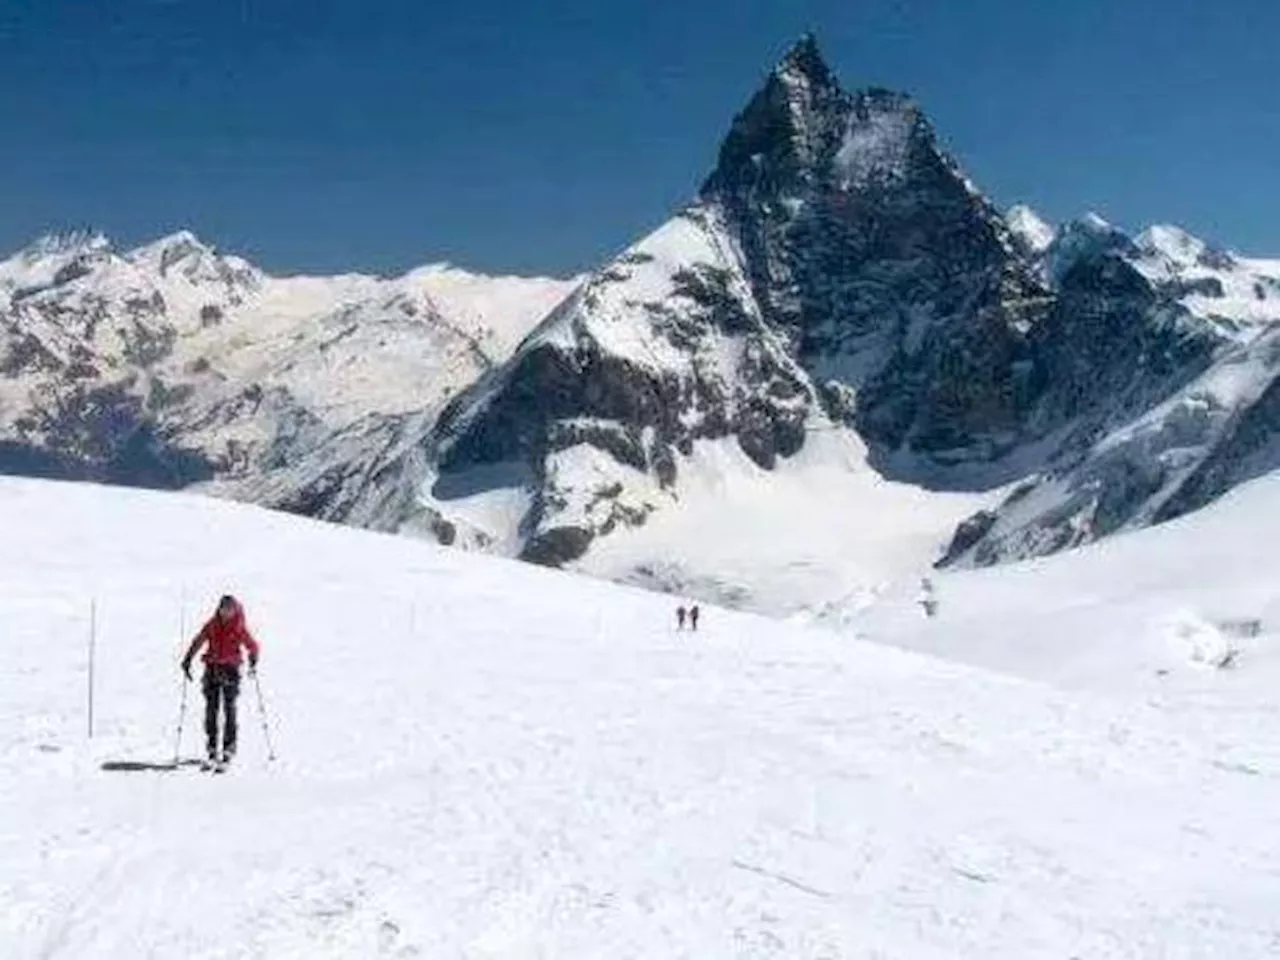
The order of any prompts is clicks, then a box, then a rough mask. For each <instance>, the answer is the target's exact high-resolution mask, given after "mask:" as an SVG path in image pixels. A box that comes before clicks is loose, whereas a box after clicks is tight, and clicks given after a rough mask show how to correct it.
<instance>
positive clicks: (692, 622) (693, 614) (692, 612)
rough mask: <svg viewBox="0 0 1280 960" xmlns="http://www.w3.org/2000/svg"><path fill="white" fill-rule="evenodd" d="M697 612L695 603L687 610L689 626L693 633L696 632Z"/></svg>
mask: <svg viewBox="0 0 1280 960" xmlns="http://www.w3.org/2000/svg"><path fill="white" fill-rule="evenodd" d="M699 612H700V611H699V610H698V605H697V604H696V603H695V604H694V605H693V606H692V607H690V608H689V626H691V627H692V628H693V632H694V633H697V632H698V613H699Z"/></svg>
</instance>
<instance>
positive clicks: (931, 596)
mask: <svg viewBox="0 0 1280 960" xmlns="http://www.w3.org/2000/svg"><path fill="white" fill-rule="evenodd" d="M917 602H918V603H919V604H920V609H921V610H923V611H924V615H925V618H926V619H930V620H932V619H933V618H934V617H935V616H936V615H937V613H938V597H937V595H936V594H935V593H934V592H933V581H932V580H930V579H929V578H928V577H922V578H921V580H920V598H919V600H918V601H917Z"/></svg>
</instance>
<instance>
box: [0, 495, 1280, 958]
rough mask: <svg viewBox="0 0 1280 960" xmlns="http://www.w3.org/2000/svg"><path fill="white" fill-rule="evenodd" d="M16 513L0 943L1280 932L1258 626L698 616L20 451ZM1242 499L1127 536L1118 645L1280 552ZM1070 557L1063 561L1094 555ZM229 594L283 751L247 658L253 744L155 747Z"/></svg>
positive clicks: (1111, 571) (1018, 599)
mask: <svg viewBox="0 0 1280 960" xmlns="http://www.w3.org/2000/svg"><path fill="white" fill-rule="evenodd" d="M1274 493H1275V491H1274V489H1272V490H1271V494H1272V495H1271V496H1270V497H1269V498H1268V499H1267V501H1266V502H1265V503H1262V504H1261V505H1258V504H1255V505H1253V506H1252V507H1251V508H1250V509H1251V511H1257V510H1259V509H1261V515H1263V516H1269V517H1276V516H1280V511H1277V510H1276V509H1275V506H1276V504H1275V502H1274V501H1275V497H1274ZM1205 516H1206V518H1210V515H1209V514H1205ZM0 523H3V525H4V529H5V531H6V536H5V537H4V539H3V541H2V542H0V576H3V578H4V581H5V583H6V604H5V611H6V613H5V616H6V623H5V630H4V634H3V640H2V641H0V642H2V643H3V644H4V655H5V661H6V663H7V664H8V666H9V669H6V670H5V671H2V672H0V779H2V780H3V782H4V783H6V784H18V785H20V786H19V788H18V789H10V790H3V791H0V821H2V822H3V823H4V824H5V825H6V829H5V830H4V831H0V862H2V863H4V865H5V869H4V871H3V873H0V953H3V954H4V956H5V957H7V958H9V957H11V958H14V960H27V958H33V960H34V958H36V957H40V958H46V960H63V958H78V957H88V956H92V957H95V958H103V960H113V958H125V957H128V958H132V957H136V956H138V955H139V954H140V953H141V954H154V955H164V956H187V957H198V956H213V955H227V954H232V955H261V956H272V957H286V956H299V957H301V956H306V957H310V958H328V957H351V956H379V955H387V956H405V957H407V956H461V955H474V956H486V955H503V956H510V955H536V954H539V953H544V954H550V955H554V956H557V957H565V958H572V957H588V956H600V955H601V952H602V951H603V952H605V953H607V954H608V955H610V956H646V957H674V956H688V955H697V956H744V955H746V956H757V955H758V956H787V957H822V956H841V957H847V956H870V955H877V954H878V955H884V956H893V957H903V958H917V957H919V958H926V957H940V956H948V955H955V954H962V955H965V956H984V957H1010V958H1015V957H1016V958H1020V960H1021V958H1026V957H1038V956H1044V957H1062V956H1090V957H1100V958H1112V957H1114V958H1119V957H1130V956H1132V955H1133V951H1134V945H1135V944H1141V950H1142V951H1143V952H1144V953H1150V954H1154V955H1160V956H1169V957H1183V956H1185V957H1192V956H1231V957H1263V956H1266V955H1268V953H1269V951H1270V950H1271V949H1272V947H1273V946H1274V943H1275V938H1276V936H1277V935H1278V934H1280V929H1277V926H1276V917H1275V910H1274V906H1273V905H1274V903H1275V902H1276V900H1277V897H1280V880H1278V879H1277V875H1276V872H1275V869H1274V866H1275V862H1276V860H1277V857H1280V831H1278V828H1277V820H1276V818H1275V816H1274V795H1275V780H1276V777H1277V776H1280V757H1277V756H1276V753H1275V749H1274V746H1273V745H1274V744H1275V743H1277V742H1280V738H1278V737H1277V736H1276V735H1275V734H1276V733H1277V732H1280V731H1278V729H1277V724H1278V718H1277V713H1276V709H1275V703H1274V698H1273V697H1271V696H1266V697H1263V696H1257V697H1248V698H1245V697H1241V696H1239V694H1240V692H1241V687H1243V686H1245V685H1246V684H1247V685H1248V689H1249V690H1251V691H1253V692H1258V693H1260V692H1262V691H1264V690H1266V691H1270V690H1273V689H1274V683H1275V679H1276V672H1275V670H1274V668H1275V666H1276V661H1275V659H1274V649H1275V638H1274V636H1272V635H1271V634H1270V632H1269V630H1268V633H1267V635H1266V636H1264V637H1262V638H1259V642H1258V645H1257V647H1256V655H1254V656H1249V657H1246V658H1243V659H1242V660H1241V661H1240V664H1239V669H1238V670H1237V671H1236V672H1235V673H1231V672H1228V671H1212V670H1206V671H1199V670H1195V669H1194V668H1192V667H1190V666H1188V665H1185V664H1184V665H1183V669H1184V671H1185V672H1187V673H1188V674H1191V675H1194V677H1195V678H1196V679H1197V680H1199V681H1201V682H1199V683H1198V684H1197V685H1196V686H1194V687H1188V688H1184V687H1181V686H1180V685H1173V686H1170V687H1168V688H1166V689H1164V691H1163V692H1162V695H1161V696H1160V698H1159V699H1158V700H1156V699H1153V697H1152V696H1151V693H1150V691H1148V690H1146V689H1139V691H1138V692H1136V693H1135V692H1133V691H1132V690H1130V691H1127V692H1126V691H1123V690H1118V691H1115V692H1113V694H1112V695H1109V696H1107V697H1106V698H1098V697H1095V696H1090V695H1084V694H1081V693H1078V692H1072V691H1068V690H1063V689H1057V688H1055V687H1054V686H1052V685H1050V684H1046V683H1042V682H1039V683H1028V682H1024V681H1019V680H1015V679H1012V678H1009V677H1004V676H998V675H996V674H992V673H987V672H983V671H980V670H976V669H972V668H966V667H960V666H956V665H951V664H947V663H945V662H942V661H939V660H935V659H931V658H928V657H922V656H919V655H914V654H907V653H903V652H900V651H896V650H892V649H887V648H885V647H881V646H876V645H873V644H866V643H861V642H858V641H854V640H850V639H848V638H842V637H837V636H834V635H831V634H828V633H825V632H823V631H820V630H813V629H805V628H801V627H797V626H794V625H785V624H779V623H777V622H772V621H766V620H761V619H757V618H754V617H749V616H744V615H740V614H735V613H730V612H727V611H721V610H715V609H708V610H706V611H705V612H704V617H703V622H702V628H701V629H700V631H699V633H698V635H697V636H696V637H694V636H691V635H678V634H676V633H675V632H674V630H673V625H672V624H671V621H670V616H671V609H670V604H669V603H668V602H667V601H665V600H664V599H662V598H659V597H655V596H653V595H652V594H646V593H643V592H639V591H629V590H624V589H620V588H618V587H615V586H612V585H608V584H603V583H599V582H593V581H591V580H587V579H584V578H576V577H571V576H567V575H565V574H562V573H558V572H554V571H547V570H540V569H536V568H532V567H529V566H524V565H519V564H513V563H509V562H504V561H498V560H493V559H490V558H485V557H476V556H467V555H464V554H462V553H460V552H457V551H445V550H441V549H438V548H433V547H431V546H427V545H425V544H422V543H419V542H414V541H411V540H406V539H403V538H401V539H397V538H391V537H382V536H376V535H372V534H368V533H363V532H359V531H354V530H346V529H340V528H336V527H334V526H330V525H321V524H316V523H312V522H309V521H305V520H302V519H299V518H295V517H289V516H284V515H281V514H279V513H272V512H268V511H263V510H258V509H254V508H251V507H245V506H240V505H235V504H229V503H219V502H216V501H211V500H209V499H205V498H200V497H192V496H184V495H175V494H158V493H151V492H144V491H132V490H120V489H107V488H103V487H97V486H92V485H68V484H53V483H42V482H36V481H19V480H13V479H3V480H0ZM1244 532H1245V533H1246V536H1243V537H1242V536H1240V533H1241V528H1240V527H1239V525H1238V524H1235V523H1233V524H1232V525H1231V527H1230V529H1227V528H1224V527H1222V526H1221V525H1220V524H1214V525H1213V526H1211V527H1210V528H1207V529H1205V530H1202V531H1200V533H1199V535H1198V536H1197V538H1196V540H1195V541H1194V544H1193V545H1194V546H1195V548H1196V549H1197V550H1204V549H1206V548H1209V549H1210V551H1211V553H1212V555H1213V556H1214V558H1215V561H1221V562H1215V563H1214V564H1212V565H1209V566H1208V567H1201V566H1200V565H1198V564H1191V563H1189V559H1190V558H1189V557H1188V555H1187V554H1185V553H1182V552H1181V550H1182V547H1183V546H1185V544H1182V543H1181V541H1179V546H1178V550H1176V551H1175V550H1172V549H1163V550H1162V549H1160V545H1161V542H1162V540H1163V538H1164V536H1165V533H1166V531H1165V530H1156V531H1150V532H1144V533H1142V534H1139V535H1138V537H1142V538H1148V539H1149V541H1150V542H1151V544H1152V547H1153V549H1152V550H1151V551H1149V553H1148V555H1147V556H1148V559H1150V560H1154V561H1155V562H1156V563H1157V564H1159V566H1143V565H1132V564H1120V565H1111V566H1107V567H1105V569H1106V570H1107V577H1106V578H1105V580H1104V581H1103V583H1104V585H1105V587H1106V589H1108V590H1112V591H1115V593H1114V595H1113V596H1112V598H1111V600H1105V599H1104V600H1101V601H1100V602H1099V603H1098V604H1097V605H1096V606H1095V607H1094V608H1093V614H1094V616H1093V619H1091V620H1090V621H1089V623H1090V626H1091V628H1092V630H1093V631H1094V632H1093V633H1091V634H1090V635H1089V636H1090V637H1091V638H1092V640H1093V641H1094V642H1095V643H1096V646H1097V649H1100V650H1107V651H1110V653H1111V655H1114V656H1119V657H1125V656H1126V654H1124V653H1123V652H1122V648H1124V647H1125V645H1126V644H1125V641H1127V640H1128V639H1129V634H1128V624H1129V618H1128V616H1127V613H1126V610H1127V608H1126V607H1125V606H1124V605H1123V602H1120V601H1116V600H1115V598H1116V597H1128V598H1130V599H1132V598H1140V602H1141V600H1146V601H1152V602H1154V603H1155V604H1157V605H1160V604H1164V605H1166V606H1167V605H1168V604H1170V603H1177V602H1178V601H1179V600H1180V599H1181V596H1180V595H1181V594H1182V593H1183V592H1186V593H1188V594H1190V595H1195V594H1196V592H1197V591H1199V590H1201V589H1202V588H1204V587H1206V586H1209V587H1211V588H1212V589H1215V590H1220V591H1225V593H1230V592H1231V591H1233V590H1234V589H1236V588H1237V587H1240V586H1242V584H1241V583H1240V581H1239V580H1238V579H1237V574H1239V573H1240V572H1241V571H1243V572H1245V573H1251V574H1252V576H1253V578H1254V579H1253V580H1251V581H1250V583H1249V584H1248V589H1250V590H1255V589H1258V588H1261V587H1262V586H1264V579H1265V568H1264V567H1262V566H1259V565H1258V564H1257V563H1256V562H1252V561H1250V562H1249V563H1246V564H1241V563H1239V562H1235V561H1240V560H1245V559H1247V558H1250V557H1253V558H1256V556H1257V554H1256V552H1255V548H1254V547H1252V546H1251V545H1250V540H1251V538H1250V537H1249V536H1248V535H1247V533H1248V531H1247V528H1246V529H1245V531H1244ZM1134 539H1135V540H1136V539H1137V538H1136V537H1135V538H1134ZM1115 543H1116V544H1117V545H1119V544H1120V543H1121V541H1120V540H1119V539H1117V540H1116V541H1115ZM1233 557H1234V558H1235V561H1233V560H1232V558H1233ZM1073 560H1074V558H1072V557H1064V558H1054V559H1053V560H1051V561H1049V562H1048V564H1047V565H1046V564H1041V565H1040V567H1039V568H1043V567H1045V566H1048V567H1049V568H1050V569H1045V570H1044V571H1043V574H1044V576H1050V577H1055V576H1056V575H1055V574H1053V573H1052V571H1053V570H1058V571H1062V576H1061V577H1060V578H1058V580H1059V583H1060V584H1061V585H1062V586H1063V587H1065V588H1067V589H1066V593H1067V594H1069V595H1074V596H1079V595H1080V594H1082V593H1088V592H1091V591H1093V590H1096V589H1097V586H1098V583H1099V581H1098V580H1096V579H1091V573H1092V571H1094V570H1095V569H1097V570H1099V571H1100V570H1102V569H1103V567H1101V566H1100V567H1097V568H1095V567H1093V566H1085V567H1084V568H1081V566H1080V565H1078V564H1073V563H1071V561H1073ZM1063 561H1067V562H1066V563H1064V562H1063ZM1039 568H1037V569H1039ZM1028 573H1029V571H1028V570H1027V569H1016V568H1009V569H1005V570H996V571H983V572H982V573H981V575H980V576H981V577H982V578H983V579H984V582H985V583H986V584H988V588H987V589H986V590H985V591H984V592H982V593H981V594H975V595H974V596H973V598H972V599H969V598H961V597H960V596H956V597H955V599H954V603H953V602H952V599H951V597H950V595H949V594H948V593H946V592H945V591H946V590H947V589H949V588H946V587H943V588H942V589H943V591H944V592H943V595H942V604H943V606H942V617H943V618H944V620H943V621H942V622H947V623H948V627H949V629H948V630H947V631H944V632H945V633H947V634H952V633H953V631H955V630H956V628H958V627H959V626H961V622H962V621H963V620H964V617H963V616H961V617H959V618H958V619H954V620H950V621H948V620H946V618H949V617H951V616H952V613H953V610H952V606H954V607H955V612H957V613H958V612H959V611H960V609H961V608H963V609H964V611H965V612H966V614H974V613H977V614H980V615H981V617H983V618H985V619H984V620H983V622H984V623H986V624H988V625H998V626H1000V627H1001V628H1003V629H1004V630H1005V631H1007V633H1008V634H1009V635H1012V634H1014V633H1017V634H1018V635H1019V636H1020V637H1021V638H1023V639H1024V640H1026V639H1027V638H1035V637H1038V636H1041V635H1043V634H1044V632H1045V631H1046V630H1049V629H1052V628H1053V627H1054V626H1055V624H1056V623H1057V618H1058V617H1059V616H1060V611H1058V610H1057V609H1056V608H1053V607H1051V606H1046V608H1045V609H1043V610H1037V608H1036V606H1035V605H1034V604H1032V603H1028V602H1026V598H1025V596H1024V588H1025V587H1026V585H1027V580H1028ZM1006 576H1007V577H1008V578H1009V579H1008V580H1005V579H1004V578H1005V577H1006ZM1030 577H1031V579H1034V578H1035V573H1034V571H1030ZM1259 578H1262V579H1259ZM1073 582H1074V583H1075V584H1076V588H1075V589H1070V588H1071V585H1072V583H1073ZM1148 583H1151V584H1155V592H1149V591H1148V587H1147V586H1146V584H1148ZM228 589H229V590H232V591H234V592H235V593H237V594H238V595H239V596H241V598H242V599H243V600H244V602H245V604H246V607H247V610H248V615H249V623H250V626H251V628H253V629H254V630H255V631H256V632H257V634H258V636H259V638H260V639H261V641H262V643H263V656H262V665H261V671H260V672H261V688H262V691H263V693H264V695H265V701H266V704H267V709H268V711H269V718H270V729H271V730H272V732H273V736H274V738H275V747H276V751H277V753H278V755H279V760H278V761H277V762H275V763H274V764H272V763H268V762H267V761H266V750H265V744H264V741H263V738H262V730H261V728H260V725H259V718H258V714H257V705H256V696H255V694H254V693H253V691H252V689H251V687H252V684H250V683H249V681H248V679H247V678H246V681H245V683H246V689H245V694H246V695H245V696H244V697H242V698H241V710H242V711H243V714H242V732H241V737H242V748H241V751H240V755H239V757H238V759H237V764H236V766H235V767H234V768H233V770H232V771H231V772H230V773H229V774H227V775H225V776H223V777H218V778H211V777H207V776H204V775H201V774H199V773H197V772H195V771H192V770H188V769H180V770H176V771H172V772H167V773H166V772H158V771H154V770H146V769H141V770H133V771H131V770H130V769H129V764H141V765H145V764H147V763H156V762H164V761H167V760H169V759H171V758H172V756H173V750H174V743H175V738H174V734H175V724H176V723H177V719H178V710H179V702H180V675H179V673H178V670H177V666H176V663H177V658H178V656H179V655H180V651H181V649H182V646H183V641H184V640H185V638H186V636H187V635H188V634H189V633H190V632H192V631H193V630H194V629H195V627H196V624H197V623H198V622H199V620H200V617H201V616H202V615H203V614H205V613H206V612H207V610H208V609H209V607H210V606H211V605H212V603H213V602H214V600H215V598H216V597H217V596H218V594H220V593H221V592H223V591H226V590H228ZM1267 589H1270V587H1269V586H1268V587H1267ZM956 590H957V592H958V591H959V587H958V586H957V588H956ZM1261 595H1262V594H1257V596H1261ZM91 598H96V601H97V606H96V629H97V659H96V683H97V697H96V721H95V726H96V736H95V737H94V739H93V740H92V741H87V742H86V740H85V713H84V692H85V691H84V681H85V670H84V667H85V659H84V658H85V640H86V635H87V632H88V629H89V609H88V605H89V601H90V599H91ZM1255 599H1256V597H1255ZM1113 602H1115V603H1118V604H1119V605H1118V606H1116V607H1115V612H1116V614H1117V615H1116V616H1112V615H1111V614H1110V613H1109V612H1108V610H1109V604H1111V603H1113ZM1229 609H1230V610H1233V611H1237V612H1239V611H1243V612H1250V611H1253V612H1258V610H1257V608H1254V607H1250V606H1236V607H1231V608H1229ZM981 635H982V631H981V630H980V629H979V630H977V631H966V632H964V633H963V634H959V636H962V637H963V638H964V639H966V640H970V639H973V638H975V637H980V636H981ZM904 636H905V632H904ZM881 639H886V640H889V641H892V640H894V639H896V636H894V635H893V633H892V631H891V632H890V634H889V635H886V636H883V637H881ZM1068 646H1070V645H1068ZM1268 650H1269V651H1272V656H1271V658H1270V659H1269V660H1268V659H1267V658H1266V657H1265V656H1264V653H1265V652H1266V651H1268ZM1268 667H1270V668H1271V672H1268ZM1179 691H1181V693H1179ZM191 694H192V697H193V699H194V701H196V702H193V703H189V704H188V710H187V714H186V730H185V734H184V737H183V739H182V755H183V756H184V757H186V756H189V755H191V754H193V753H195V752H197V748H198V745H199V732H198V730H196V729H193V728H194V727H195V719H194V717H193V714H194V713H197V712H198V710H196V709H193V708H195V707H196V706H197V702H198V692H197V691H196V690H195V689H192V691H191ZM104 763H105V764H107V765H108V769H103V766H102V765H103V764H104ZM112 765H114V768H112ZM211 818H212V819H211ZM211 824H212V825H213V826H212V828H211Z"/></svg>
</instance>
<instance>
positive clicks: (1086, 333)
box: [944, 216, 1280, 565]
mask: <svg viewBox="0 0 1280 960" xmlns="http://www.w3.org/2000/svg"><path fill="white" fill-rule="evenodd" d="M1044 256H1045V260H1046V262H1047V263H1048V264H1049V268H1048V269H1049V271H1050V272H1051V273H1053V274H1055V275H1056V277H1057V292H1058V303H1059V306H1060V310H1059V312H1060V313H1061V316H1062V323H1063V325H1064V327H1065V326H1071V327H1074V328H1075V329H1076V331H1078V335H1077V336H1075V337H1073V338H1069V339H1064V338H1059V342H1058V344H1057V346H1056V348H1055V350H1054V351H1053V352H1052V353H1051V354H1049V355H1050V356H1051V357H1053V358H1054V360H1053V363H1051V364H1050V365H1048V366H1047V367H1046V376H1045V379H1046V382H1047V383H1048V384H1050V385H1051V386H1050V390H1051V393H1050V396H1052V397H1054V398H1055V403H1057V405H1058V409H1059V410H1060V411H1061V413H1062V414H1064V415H1067V416H1070V415H1072V414H1074V413H1076V412H1077V411H1078V410H1079V409H1080V399H1079V398H1085V400H1086V401H1087V402H1090V403H1093V404H1094V405H1095V407H1096V408H1097V409H1098V410H1099V411H1100V413H1101V416H1098V417H1094V418H1092V419H1086V420H1085V421H1084V422H1083V425H1079V424H1078V425H1076V427H1075V428H1074V432H1073V433H1072V434H1071V436H1070V437H1069V439H1068V441H1067V442H1065V443H1064V444H1063V446H1062V448H1061V449H1060V450H1059V451H1058V452H1057V454H1056V455H1055V457H1053V458H1052V459H1051V460H1050V461H1048V462H1047V463H1046V464H1044V465H1043V466H1042V467H1041V468H1040V469H1039V471H1038V472H1036V473H1034V474H1033V475H1031V476H1030V477H1028V479H1027V480H1026V481H1025V482H1023V483H1021V484H1020V485H1019V486H1018V488H1017V489H1016V490H1015V491H1014V492H1013V493H1012V494H1011V495H1010V497H1009V498H1008V500H1007V501H1005V503H1003V504H1002V505H1001V506H1000V507H999V508H997V509H996V510H994V511H985V512H983V513H981V514H978V515H976V516H975V517H973V518H971V519H970V520H969V521H967V522H966V524H964V525H963V526H962V528H961V529H960V531H959V533H958V535H957V537H956V538H955V540H954V541H953V543H952V545H951V547H950V549H949V550H948V552H947V554H946V555H945V557H944V560H945V561H946V562H948V563H955V562H959V563H963V564H977V565H985V564H990V563H996V562H1000V561H1004V560H1010V559H1019V558H1022V557H1028V556H1036V555H1040V554H1043V553H1048V552H1052V551H1054V550H1058V549H1062V548H1064V547H1073V546H1079V545H1080V544H1083V543H1088V542H1091V541H1093V540H1096V539H1098V538H1099V537H1102V536H1106V535H1109V534H1111V533H1114V532H1117V531H1120V530H1128V529H1135V528H1139V527H1143V526H1146V525H1148V524H1151V523H1159V522H1162V521H1164V520H1168V519H1171V518H1173V517H1176V516H1179V515H1181V514H1183V513H1186V512H1188V511H1189V510H1193V509H1196V508H1198V507H1201V506H1203V505H1205V504H1206V503H1208V502H1210V501H1211V500H1212V499H1214V498H1215V497H1217V496H1219V495H1221V494H1222V493H1224V492H1226V491H1227V490H1229V489H1231V488H1232V487H1233V486H1235V485H1236V484H1238V483H1240V482H1242V481H1244V480H1248V479H1250V478H1252V477H1256V476H1259V475H1261V474H1263V473H1266V472H1268V471H1270V470H1272V469H1274V468H1275V466H1276V465H1278V464H1280V460H1278V459H1277V457H1276V454H1275V452H1274V451H1273V447H1274V446H1275V440H1274V439H1273V437H1274V434H1275V430H1276V425H1277V424H1278V423H1280V420H1278V419H1277V417H1276V408H1275V402H1276V401H1275V393H1276V388H1275V386H1274V384H1275V380H1276V359H1275V358H1276V356H1277V347H1276V336H1277V327H1278V326H1280V299H1277V298H1276V297H1275V296H1274V295H1273V294H1272V293H1269V292H1268V291H1270V290H1272V289H1273V288H1272V284H1273V282H1274V278H1275V277H1280V270H1278V269H1277V268H1276V265H1274V264H1271V263H1270V262H1268V261H1260V260H1250V259H1247V258H1242V257H1238V256H1235V255H1232V254H1228V253H1224V252H1220V251H1215V250H1213V248H1211V247H1210V246H1208V245H1207V244H1205V243H1204V242H1202V241H1200V240H1197V239H1196V238H1194V237H1191V236H1190V235H1188V234H1186V233H1185V232H1184V231H1181V230H1178V229H1176V228H1172V227H1152V228H1150V229H1149V230H1147V231H1145V232H1144V233H1143V234H1141V235H1140V236H1139V237H1138V238H1137V240H1132V239H1130V238H1129V237H1128V236H1127V235H1125V234H1124V233H1123V232H1122V231H1120V230H1118V229H1116V228H1115V227H1112V226H1111V225H1110V224H1107V223H1106V222H1105V221H1103V220H1101V218H1098V217H1096V216H1091V217H1089V218H1086V219H1084V220H1082V221H1077V222H1075V223H1072V224H1068V225H1067V226H1066V227H1064V228H1063V229H1062V230H1061V231H1059V233H1058V236H1057V238H1056V239H1055V241H1054V243H1053V245H1051V246H1050V247H1049V248H1048V249H1047V250H1046V251H1045V254H1044ZM1099 402H1101V403H1102V406H1098V404H1099Z"/></svg>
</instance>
